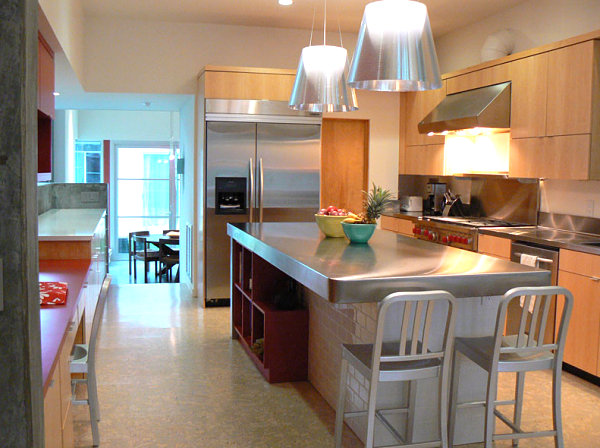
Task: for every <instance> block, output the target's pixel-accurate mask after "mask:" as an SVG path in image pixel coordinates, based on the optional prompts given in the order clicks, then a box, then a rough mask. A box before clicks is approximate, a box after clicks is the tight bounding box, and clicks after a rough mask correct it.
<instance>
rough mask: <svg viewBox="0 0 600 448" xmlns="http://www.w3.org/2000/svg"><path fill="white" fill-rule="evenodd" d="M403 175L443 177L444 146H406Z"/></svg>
mask: <svg viewBox="0 0 600 448" xmlns="http://www.w3.org/2000/svg"><path fill="white" fill-rule="evenodd" d="M404 174H421V175H426V176H443V175H444V145H443V144H442V145H418V146H407V147H406V149H405V152H404Z"/></svg>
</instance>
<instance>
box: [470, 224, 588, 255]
mask: <svg viewBox="0 0 600 448" xmlns="http://www.w3.org/2000/svg"><path fill="white" fill-rule="evenodd" d="M517 229H518V228H516V227H486V228H481V229H479V234H481V235H490V236H497V237H500V238H507V239H510V240H513V241H524V242H526V243H533V244H540V245H543V246H550V247H556V248H558V249H568V250H572V251H576V252H584V253H588V254H593V255H600V247H595V246H589V245H586V244H584V243H585V242H586V241H589V242H598V241H600V238H597V237H593V236H586V235H581V234H577V235H575V237H574V238H573V240H572V241H556V240H550V239H545V238H536V237H532V236H529V235H526V234H515V233H514V232H515V230H517ZM559 232H565V233H573V232H567V231H559Z"/></svg>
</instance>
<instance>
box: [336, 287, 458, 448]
mask: <svg viewBox="0 0 600 448" xmlns="http://www.w3.org/2000/svg"><path fill="white" fill-rule="evenodd" d="M436 307H439V309H438V312H437V314H436V319H437V318H438V317H439V316H441V317H442V320H441V323H440V324H436V323H434V322H433V316H434V308H436ZM392 310H394V311H395V310H398V312H399V314H396V313H390V311H392ZM455 313H456V302H455V298H454V297H453V296H452V294H450V293H449V292H446V291H425V292H397V293H393V294H390V295H388V296H387V297H385V298H384V299H383V301H382V302H381V304H380V306H379V311H378V316H377V330H376V331H377V332H376V335H375V342H374V344H343V345H342V365H341V374H340V389H339V395H338V404H337V412H336V421H335V446H336V448H340V447H341V446H342V430H343V426H344V418H346V417H361V416H363V417H364V416H365V415H366V417H367V434H366V440H365V447H366V448H373V447H374V438H375V418H377V419H378V420H379V421H380V422H381V423H382V424H383V427H384V428H386V429H387V430H388V431H389V433H390V434H391V435H392V436H393V437H394V438H395V439H396V440H397V441H398V442H399V443H402V444H404V445H402V446H407V447H422V448H425V447H444V448H445V447H447V446H448V441H447V418H448V417H447V414H448V378H449V372H448V368H449V366H450V354H451V349H452V339H453V335H454V321H455ZM388 315H391V316H399V318H398V319H389V322H386V320H387V319H388ZM386 325H387V328H388V329H391V330H393V334H394V337H393V338H392V340H388V339H387V338H386V340H385V341H384V333H385V332H386ZM386 336H388V337H389V330H388V332H387V333H386ZM432 341H433V342H434V343H432ZM436 341H437V342H436ZM439 341H441V344H440V342H439ZM434 345H435V349H434V350H433V351H432V349H431V348H432V346H434ZM438 346H439V348H438ZM349 366H352V367H354V369H356V370H357V371H359V372H360V373H361V374H362V375H364V376H365V378H367V379H368V380H369V390H368V401H367V409H366V410H361V411H357V412H345V411H344V407H345V402H346V389H347V376H348V370H349ZM426 378H439V440H436V441H431V442H419V443H414V441H413V432H414V428H415V421H414V420H415V419H414V411H415V403H416V402H417V400H418V397H417V393H416V391H417V387H416V386H417V384H416V382H417V381H418V380H422V379H426ZM388 381H407V382H408V389H409V392H408V396H409V398H408V406H407V407H398V408H394V409H390V408H389V407H386V409H380V410H378V409H376V404H377V391H378V385H379V383H380V382H388ZM390 414H391V415H394V414H406V415H407V418H406V429H405V434H404V435H402V434H400V432H399V431H398V429H397V428H395V427H394V426H393V425H392V423H391V422H390V421H389V420H388V418H387V417H386V415H388V416H389V415H390ZM386 446H387V445H386ZM393 446H399V445H393Z"/></svg>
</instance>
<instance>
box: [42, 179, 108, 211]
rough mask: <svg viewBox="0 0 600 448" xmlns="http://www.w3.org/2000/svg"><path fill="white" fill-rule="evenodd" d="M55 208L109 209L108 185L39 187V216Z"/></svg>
mask: <svg viewBox="0 0 600 448" xmlns="http://www.w3.org/2000/svg"><path fill="white" fill-rule="evenodd" d="M53 208H108V185H107V184H58V183H44V184H40V185H38V214H42V213H44V212H47V211H48V210H51V209H53Z"/></svg>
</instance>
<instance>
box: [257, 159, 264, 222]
mask: <svg viewBox="0 0 600 448" xmlns="http://www.w3.org/2000/svg"><path fill="white" fill-rule="evenodd" d="M264 180H265V178H264V173H263V160H262V157H261V158H260V159H258V182H259V187H258V188H259V191H258V194H259V197H258V200H259V218H260V219H259V222H263V191H264Z"/></svg>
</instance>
